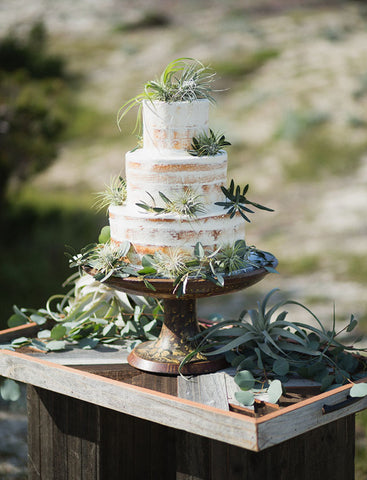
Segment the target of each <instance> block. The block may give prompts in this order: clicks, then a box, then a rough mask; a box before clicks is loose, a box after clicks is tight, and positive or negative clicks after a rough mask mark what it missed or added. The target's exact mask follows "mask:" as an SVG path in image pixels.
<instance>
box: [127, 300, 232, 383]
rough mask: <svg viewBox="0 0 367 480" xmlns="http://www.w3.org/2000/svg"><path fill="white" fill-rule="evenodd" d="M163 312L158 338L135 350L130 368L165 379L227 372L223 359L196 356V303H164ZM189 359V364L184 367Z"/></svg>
mask: <svg viewBox="0 0 367 480" xmlns="http://www.w3.org/2000/svg"><path fill="white" fill-rule="evenodd" d="M163 308H164V323H163V326H162V330H161V333H160V335H159V337H158V338H157V340H153V341H150V342H144V343H141V344H140V345H138V346H137V347H135V348H134V350H133V351H132V352H131V353H130V355H129V357H128V359H127V361H128V362H129V364H130V365H132V366H133V367H136V368H139V369H140V370H144V371H148V372H154V373H164V374H166V375H178V374H179V373H183V374H202V373H210V372H215V371H217V370H219V369H221V368H225V366H226V365H227V363H226V361H225V359H224V357H220V358H218V357H215V356H213V357H205V355H203V354H201V353H195V349H196V347H197V346H198V340H197V339H195V336H196V335H197V334H198V333H199V332H200V328H199V325H198V321H197V318H196V300H194V299H190V300H182V299H177V298H174V299H170V300H168V299H165V300H164V301H163ZM188 355H190V359H189V361H188V362H187V363H183V364H182V362H183V361H184V360H185V358H186V357H187V356H188ZM181 364H182V365H181Z"/></svg>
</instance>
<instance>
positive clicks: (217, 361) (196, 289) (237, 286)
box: [84, 253, 278, 375]
mask: <svg viewBox="0 0 367 480" xmlns="http://www.w3.org/2000/svg"><path fill="white" fill-rule="evenodd" d="M266 255H267V256H268V259H269V260H268V262H269V263H268V265H269V266H272V267H274V268H275V267H276V266H277V263H278V262H277V260H276V258H275V257H274V256H273V255H271V254H268V253H267V254H266ZM84 270H85V271H86V272H87V273H89V274H90V275H93V276H94V275H95V274H96V273H97V271H96V270H93V269H92V268H89V267H84ZM267 273H268V271H267V270H266V269H265V268H263V267H258V268H256V267H251V268H248V269H246V270H244V271H240V272H238V273H234V274H230V275H227V276H225V277H224V286H223V287H221V286H219V285H215V284H214V283H213V282H210V281H209V280H204V279H199V278H192V279H189V281H188V283H187V287H186V292H185V294H184V295H183V296H182V297H180V298H177V297H176V295H175V294H174V293H173V290H174V286H173V281H172V280H170V279H164V278H149V282H150V283H151V284H152V285H153V286H154V288H155V291H153V290H151V289H149V288H148V287H147V286H146V285H145V284H144V282H143V280H142V279H141V278H137V277H127V278H120V277H113V276H111V277H109V278H108V279H107V280H105V281H104V282H103V283H104V284H106V285H107V286H109V287H111V288H115V289H116V290H120V291H123V292H126V293H130V294H134V295H144V296H149V297H156V298H161V299H163V307H164V321H163V326H162V330H161V333H160V335H159V337H158V338H157V339H156V340H153V341H149V342H144V343H141V344H139V345H138V346H137V347H135V348H134V350H133V351H132V352H131V353H130V354H129V356H128V362H129V364H130V365H132V366H133V367H136V368H138V369H140V370H144V371H147V372H154V373H163V374H166V375H177V374H178V373H179V368H180V364H181V362H182V360H184V359H185V357H187V355H189V354H190V353H192V352H194V350H195V347H196V346H197V345H196V344H195V342H193V341H192V340H191V339H192V338H193V337H194V336H195V335H196V334H197V333H199V331H200V328H199V324H198V320H197V316H196V300H197V299H198V298H201V297H211V296H215V295H223V294H226V293H233V292H237V291H240V290H243V289H245V288H248V287H250V286H252V285H254V284H255V283H258V282H260V281H261V280H262V279H263V278H264V277H265V276H266V275H267ZM225 366H226V362H225V360H224V358H223V357H215V356H210V357H205V356H204V355H202V354H200V353H199V354H196V355H195V356H193V357H192V358H191V359H190V361H189V362H187V363H184V365H183V366H182V367H181V369H180V372H182V373H183V374H203V373H209V372H215V371H217V370H219V369H221V368H224V367H225Z"/></svg>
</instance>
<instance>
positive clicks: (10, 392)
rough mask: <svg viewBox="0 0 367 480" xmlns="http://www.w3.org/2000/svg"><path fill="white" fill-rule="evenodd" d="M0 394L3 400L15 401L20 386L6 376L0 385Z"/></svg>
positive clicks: (17, 397) (18, 395)
mask: <svg viewBox="0 0 367 480" xmlns="http://www.w3.org/2000/svg"><path fill="white" fill-rule="evenodd" d="M0 395H1V397H2V398H3V400H6V401H11V402H15V401H16V400H18V399H19V397H20V388H19V385H18V383H17V382H15V381H14V380H11V379H10V378H6V379H5V380H4V382H3V383H2V385H1V386H0Z"/></svg>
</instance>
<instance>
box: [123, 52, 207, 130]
mask: <svg viewBox="0 0 367 480" xmlns="http://www.w3.org/2000/svg"><path fill="white" fill-rule="evenodd" d="M214 76H215V73H214V72H212V71H211V70H210V68H209V67H207V66H205V65H203V64H202V63H201V62H200V61H198V60H195V59H193V58H189V57H182V58H177V59H176V60H173V61H172V62H170V63H169V64H168V65H167V67H166V68H165V69H164V71H163V72H162V74H161V76H160V77H159V78H157V79H155V80H149V81H148V82H147V83H146V84H145V85H144V90H143V92H142V93H140V94H138V95H136V96H135V97H133V98H131V99H130V100H128V101H127V102H126V103H124V104H123V105H122V107H121V108H120V109H119V111H118V113H117V125H118V126H119V127H120V123H121V120H122V119H123V118H124V117H125V115H126V114H127V113H128V112H129V111H130V110H131V109H132V108H134V107H136V106H137V107H138V108H139V111H138V116H137V122H136V126H135V130H140V127H141V107H142V103H143V101H144V100H149V101H154V100H158V101H162V102H167V103H173V102H183V101H188V102H193V101H194V100H200V99H207V100H209V101H210V102H212V103H214V98H213V96H212V92H213V88H212V83H213V80H214Z"/></svg>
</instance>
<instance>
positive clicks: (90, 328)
mask: <svg viewBox="0 0 367 480" xmlns="http://www.w3.org/2000/svg"><path fill="white" fill-rule="evenodd" d="M188 60H190V61H191V64H190V63H189V64H188V63H187V61H188ZM212 80H213V74H212V73H209V72H208V69H207V68H206V67H204V66H203V65H202V64H201V63H200V62H197V61H195V60H192V59H187V58H181V59H177V60H175V61H173V62H171V63H170V64H169V65H168V66H167V68H166V69H165V70H164V72H163V74H162V75H161V77H160V78H159V79H158V80H155V81H151V82H148V83H147V84H146V85H145V88H144V92H143V93H142V94H140V95H138V96H137V97H134V98H133V99H131V100H130V101H129V102H127V103H126V104H125V105H123V106H122V107H121V109H120V111H119V114H118V123H120V121H121V120H122V118H123V117H124V116H125V114H126V113H128V111H130V109H131V108H133V107H134V106H136V105H137V106H139V114H138V120H137V126H138V127H139V126H140V125H141V120H140V119H141V117H140V107H141V103H142V101H143V100H147V99H148V100H163V101H168V102H170V101H182V100H188V101H192V100H195V99H199V98H207V99H208V100H209V101H211V102H213V98H212V96H211V92H212V86H211V83H212ZM227 145H229V142H227V140H226V139H225V137H224V135H221V134H216V133H214V132H213V131H211V130H210V131H209V133H203V134H202V135H198V136H197V137H196V138H194V139H193V141H192V146H191V150H189V153H190V154H191V155H193V156H211V155H216V154H217V153H218V152H220V151H221V150H222V149H223V147H225V146H227ZM222 191H223V193H224V195H225V201H223V202H218V203H217V204H218V205H220V206H222V207H223V208H224V209H225V210H226V213H227V214H228V215H230V216H231V217H233V216H234V215H236V213H237V212H238V213H239V214H240V215H241V216H242V217H243V219H244V220H245V221H250V220H249V217H248V214H250V213H253V210H252V208H253V207H255V208H258V209H262V210H268V211H271V209H269V208H267V207H264V206H262V205H260V204H257V203H254V202H252V201H250V200H248V198H247V193H248V185H246V186H245V187H244V188H241V187H240V186H235V184H234V182H233V180H232V181H231V183H230V186H229V188H225V187H222ZM159 195H160V198H161V200H162V201H163V204H164V206H163V207H157V206H156V205H155V199H154V198H153V197H152V196H151V201H152V203H151V204H148V203H146V202H139V204H138V206H139V207H140V208H142V209H144V210H146V211H147V212H150V213H152V214H156V213H167V214H176V215H178V216H182V217H185V218H189V219H190V218H194V217H196V216H197V215H198V214H200V213H203V209H204V206H203V204H202V202H201V199H200V196H198V195H196V194H195V192H192V191H191V190H189V189H187V190H186V191H185V192H184V193H183V194H182V195H181V197H178V198H171V199H170V198H168V197H167V196H166V195H165V194H164V192H160V193H159ZM125 201H126V184H125V181H124V179H123V178H121V177H118V178H116V179H114V180H113V182H112V183H111V185H110V186H109V187H108V188H107V190H106V191H105V192H103V193H101V194H99V197H98V200H97V206H98V208H105V207H108V206H109V205H122V204H124V203H125ZM130 247H131V246H130V243H129V242H125V243H124V244H122V245H120V246H115V245H113V244H111V243H110V241H109V229H108V227H105V228H104V229H103V230H102V233H101V235H100V238H99V243H98V244H93V245H89V246H87V247H86V248H84V249H83V250H82V251H81V253H80V254H78V255H71V256H70V265H71V266H77V267H83V266H89V267H92V268H94V269H96V270H98V274H97V275H96V276H95V277H94V278H92V277H91V276H89V275H85V274H84V273H82V272H81V271H79V273H77V274H76V275H74V276H73V277H71V281H72V282H74V285H73V287H72V289H71V290H70V291H69V292H68V293H67V294H66V295H55V296H53V297H51V298H50V299H49V300H48V302H47V304H46V307H45V308H41V309H39V310H32V309H26V308H18V307H14V314H13V315H12V317H11V318H10V319H9V322H8V324H9V327H14V326H18V325H21V324H26V323H29V322H36V323H37V324H38V325H40V327H41V329H40V331H39V333H38V336H37V339H32V338H26V337H21V338H18V339H15V340H13V342H11V344H9V345H6V346H1V347H2V348H4V347H5V348H10V349H15V348H19V347H24V346H32V347H35V348H37V349H38V350H42V351H45V352H47V351H54V350H62V349H65V348H67V347H68V345H70V344H74V345H75V344H77V345H78V346H79V347H80V348H88V349H89V348H95V347H96V346H97V345H99V344H100V343H113V342H117V343H121V342H126V341H127V340H129V341H130V342H133V343H132V345H130V347H134V344H136V343H139V342H141V341H142V340H151V339H155V338H157V336H158V333H159V330H160V326H161V323H162V322H161V317H162V315H163V312H162V305H161V302H160V300H158V299H146V298H143V297H137V296H134V295H128V294H126V293H123V292H119V291H117V290H114V289H111V288H109V287H108V286H106V285H104V284H103V281H104V280H106V279H108V278H109V277H110V276H117V277H122V278H125V277H129V276H134V277H138V278H141V279H142V280H143V281H144V283H145V285H146V286H147V287H148V288H151V289H152V290H153V289H154V286H153V285H152V284H151V283H150V281H149V279H151V278H156V277H158V278H162V277H163V278H170V279H172V280H173V284H174V289H175V293H176V295H177V296H183V295H185V290H186V286H187V282H188V280H189V278H192V277H193V278H203V279H205V280H210V281H211V282H213V283H215V284H216V285H220V286H223V284H224V279H225V276H226V275H231V274H233V273H235V272H238V271H241V270H245V269H246V268H250V269H251V268H265V269H266V270H268V271H270V272H274V271H275V269H274V265H273V264H272V263H271V262H270V261H269V257H268V256H267V254H266V252H261V251H258V250H256V248H255V247H250V246H248V245H246V243H245V241H244V240H239V241H237V242H235V243H234V244H233V245H228V246H225V247H222V248H219V249H217V250H216V251H214V252H206V251H205V249H204V248H203V246H202V245H201V243H197V244H196V246H195V248H194V252H193V255H192V256H191V257H188V256H187V255H184V254H183V253H182V252H180V251H179V250H175V249H173V250H171V251H170V252H169V253H168V254H164V253H162V252H156V253H155V254H154V255H145V256H144V257H143V259H142V267H141V268H136V267H134V266H132V264H131V263H130V261H129V258H128V256H129V251H130ZM101 282H102V283H101ZM274 293H275V291H274V290H272V291H271V292H269V293H268V294H267V295H266V296H265V298H264V300H263V302H261V303H260V302H259V303H258V305H257V309H251V310H248V311H247V310H245V311H244V312H242V313H241V315H240V317H239V319H238V320H235V321H233V320H223V321H219V322H216V323H214V325H213V326H212V327H209V328H206V327H203V331H202V332H201V333H200V334H199V335H198V338H197V339H196V341H197V342H198V344H199V346H198V347H197V350H196V352H193V353H192V354H190V357H192V356H193V355H195V353H197V352H204V353H205V355H206V356H210V355H212V350H213V347H215V348H214V353H215V354H216V355H218V354H220V353H223V354H225V355H226V358H227V360H228V362H229V363H231V364H232V366H234V367H235V368H236V372H237V373H236V375H235V381H236V383H237V384H238V386H239V388H240V391H239V392H238V393H237V395H236V396H237V399H238V401H239V402H240V403H242V404H243V405H251V404H252V403H253V402H254V401H255V398H256V396H257V395H258V394H259V392H260V393H264V392H266V393H267V394H268V396H269V401H270V402H274V403H275V402H277V401H278V399H279V397H280V395H281V394H282V391H283V388H284V386H285V388H286V383H287V381H288V379H289V378H292V377H294V376H298V377H303V378H310V379H313V380H317V381H319V382H320V384H321V389H322V390H327V389H330V388H335V387H337V386H339V385H342V384H345V383H353V382H354V381H357V380H359V379H360V378H362V377H363V376H364V375H365V370H366V362H365V361H364V360H363V358H362V357H360V356H356V355H355V354H356V353H357V352H360V353H361V352H362V351H365V350H364V349H358V348H356V347H354V346H353V342H352V343H351V344H348V345H346V344H344V343H342V341H341V340H340V339H339V337H340V336H341V334H346V333H351V332H352V331H353V330H354V329H355V327H356V326H357V320H356V319H355V318H354V316H351V319H350V321H349V323H348V324H347V325H346V326H345V327H344V328H343V329H341V330H340V331H338V332H337V331H336V328H335V314H334V316H333V326H332V329H331V330H330V331H327V330H326V329H325V328H324V326H323V324H322V322H321V321H320V320H319V319H318V318H317V316H316V315H315V314H314V313H312V312H311V311H310V310H309V309H308V308H307V307H306V306H304V305H302V304H301V303H299V302H296V301H291V300H289V301H283V302H278V303H276V304H275V305H273V306H272V307H270V308H268V302H269V300H270V298H271V297H272V295H273V294H274ZM286 305H296V306H298V307H299V308H301V309H303V310H304V311H305V312H307V313H308V314H310V315H311V317H312V318H313V320H314V322H315V323H316V326H312V325H308V324H305V323H302V322H298V321H293V322H292V321H290V320H287V319H286V316H287V312H286V311H281V312H280V313H277V312H278V311H279V309H281V308H282V307H284V306H286ZM276 314H277V315H276ZM275 315H276V318H275V319H274V318H273V317H274V316H275ZM189 360H190V358H186V359H185V360H184V361H183V363H185V362H187V361H189ZM6 382H11V381H8V380H7V381H6ZM6 385H8V384H6ZM3 386H4V385H3ZM6 388H7V389H8V390H9V388H8V386H7V387H6ZM1 391H2V392H3V393H4V388H2V389H1ZM350 395H351V396H356V397H360V396H364V395H367V384H365V383H356V384H353V387H352V388H351V390H350Z"/></svg>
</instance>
